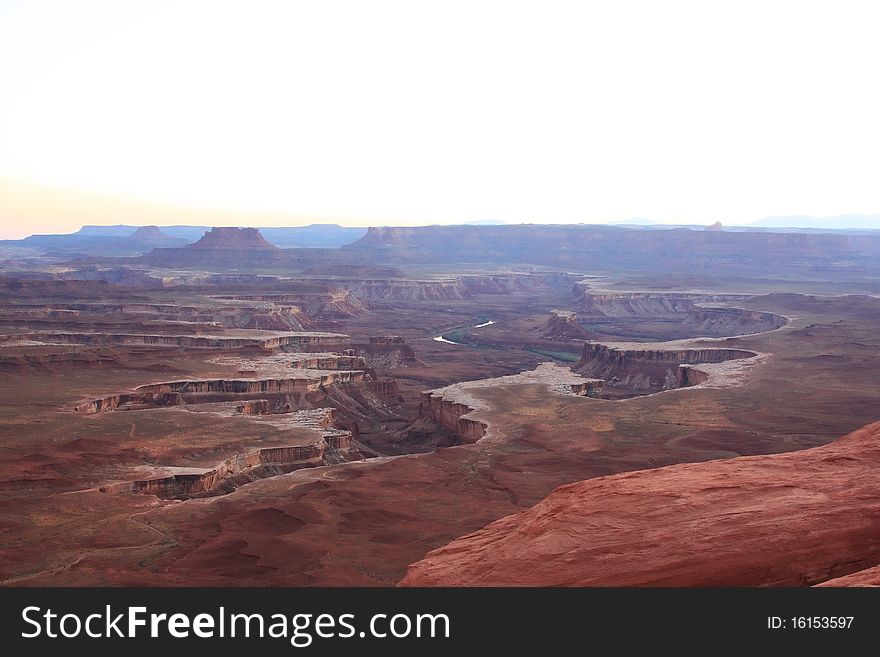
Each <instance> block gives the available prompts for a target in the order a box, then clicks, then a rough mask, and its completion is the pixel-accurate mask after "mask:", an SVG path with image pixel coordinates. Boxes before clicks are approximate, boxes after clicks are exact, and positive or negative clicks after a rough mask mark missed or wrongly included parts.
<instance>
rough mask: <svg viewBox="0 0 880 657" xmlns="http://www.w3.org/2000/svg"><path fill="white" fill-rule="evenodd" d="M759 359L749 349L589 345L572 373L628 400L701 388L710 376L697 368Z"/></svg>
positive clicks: (584, 349)
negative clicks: (601, 383) (597, 380)
mask: <svg viewBox="0 0 880 657" xmlns="http://www.w3.org/2000/svg"><path fill="white" fill-rule="evenodd" d="M756 356H758V354H757V353H755V352H754V351H746V350H745V349H725V348H707V349H694V348H681V349H678V348H675V347H668V346H662V347H661V346H658V347H657V348H640V346H639V345H638V344H629V345H627V346H625V347H623V346H609V345H604V344H600V343H597V342H587V343H586V344H585V345H584V348H583V351H582V353H581V359H580V361H579V362H578V363H577V364H575V365H574V366H573V367H572V371H574V372H577V373H578V374H582V375H584V376H591V377H598V378H601V379H604V380H605V386H604V391H605V393H606V394H610V395H611V396H612V397H626V396H632V395H637V394H649V393H652V392H659V391H661V390H672V389H675V388H682V387H688V386H693V385H699V384H701V383H705V382H706V381H708V380H709V374H708V373H706V372H705V371H702V370H700V369H698V368H697V367H695V366H697V365H709V364H717V363H723V362H726V361H730V360H742V359H751V358H755V357H756Z"/></svg>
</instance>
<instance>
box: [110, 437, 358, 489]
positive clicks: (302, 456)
mask: <svg viewBox="0 0 880 657" xmlns="http://www.w3.org/2000/svg"><path fill="white" fill-rule="evenodd" d="M331 443H332V444H331ZM349 447H351V434H348V433H342V432H337V433H336V434H334V435H333V436H332V437H331V438H330V441H329V442H328V440H325V439H324V438H322V439H321V440H319V441H316V442H315V443H312V444H309V445H294V446H290V447H266V448H263V449H260V450H257V451H253V452H248V453H246V454H239V455H236V456H233V457H231V458H228V459H226V460H225V461H223V462H222V463H221V464H220V465H219V466H217V467H216V468H214V469H211V470H207V471H205V472H200V473H183V474H173V475H168V476H165V477H156V478H152V479H140V480H136V481H132V482H122V483H118V484H109V485H107V486H102V487H101V488H100V490H101V492H104V493H111V494H117V493H145V494H147V495H155V496H156V497H159V498H163V499H165V498H187V497H198V496H202V495H206V494H212V493H214V494H216V493H223V492H229V491H230V490H233V489H234V488H235V487H236V486H237V485H240V484H241V483H247V482H249V481H254V480H256V479H260V478H263V477H265V476H271V475H275V474H281V473H283V472H290V471H291V470H294V469H298V468H304V467H313V466H316V465H322V464H323V462H324V459H325V457H326V456H327V452H328V451H329V450H344V449H348V448H349Z"/></svg>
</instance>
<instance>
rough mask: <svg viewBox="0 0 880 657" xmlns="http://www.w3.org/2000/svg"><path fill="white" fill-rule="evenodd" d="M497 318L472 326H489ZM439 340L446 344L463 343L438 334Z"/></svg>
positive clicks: (436, 339)
mask: <svg viewBox="0 0 880 657" xmlns="http://www.w3.org/2000/svg"><path fill="white" fill-rule="evenodd" d="M494 323H495V320H492V319H490V320H489V321H486V322H483V323H482V324H477V325H476V326H472V327H471V328H483V327H484V326H489V325H490V324H494ZM434 340H435V341H437V342H445V343H446V344H461V343H460V342H453V341H452V340H447V339H446V338H444V337H443V336H442V335H438V336H436V337H435V338H434Z"/></svg>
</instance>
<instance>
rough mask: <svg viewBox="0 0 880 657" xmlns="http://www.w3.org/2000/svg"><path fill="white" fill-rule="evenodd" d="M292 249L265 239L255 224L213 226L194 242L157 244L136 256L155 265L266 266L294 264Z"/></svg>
mask: <svg viewBox="0 0 880 657" xmlns="http://www.w3.org/2000/svg"><path fill="white" fill-rule="evenodd" d="M294 260H295V258H294V256H293V254H292V253H289V252H287V251H284V250H282V249H279V248H278V247H277V246H274V245H272V244H270V243H269V242H267V241H266V240H265V239H264V238H263V236H262V235H261V234H260V231H259V230H257V229H256V228H212V229H211V230H209V231H208V232H206V233H205V234H204V236H202V238H201V239H200V240H199V241H198V242H195V243H193V244H187V245H186V246H183V247H179V248H157V249H153V250H152V251H150V252H149V253H148V254H146V255H144V256H141V257H140V258H138V262H140V263H143V264H148V265H151V266H156V267H183V268H186V267H216V268H221V269H237V268H242V267H248V268H251V269H265V268H273V267H285V266H290V265H291V264H293V262H294Z"/></svg>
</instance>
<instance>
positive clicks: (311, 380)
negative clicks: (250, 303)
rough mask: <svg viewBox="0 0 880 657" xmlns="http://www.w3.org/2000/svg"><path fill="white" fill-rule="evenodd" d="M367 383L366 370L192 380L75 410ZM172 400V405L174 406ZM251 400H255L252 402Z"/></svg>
mask: <svg viewBox="0 0 880 657" xmlns="http://www.w3.org/2000/svg"><path fill="white" fill-rule="evenodd" d="M366 381H367V374H366V372H363V371H340V372H333V373H331V374H325V375H323V376H316V377H300V378H295V377H291V378H284V379H201V380H199V379H193V380H185V381H167V382H164V383H152V384H149V385H143V386H140V387H138V388H135V390H134V391H133V392H132V393H123V394H116V395H110V396H108V397H103V398H101V399H95V400H92V401H88V402H84V403H81V404H79V405H77V406H76V407H75V410H76V411H77V412H79V413H86V414H91V413H101V412H103V411H108V410H130V409H131V408H133V406H131V405H132V404H134V405H136V406H137V408H155V407H158V406H169V405H178V404H181V403H196V402H208V401H224V400H228V399H229V398H230V397H232V398H235V397H238V398H239V399H240V398H241V397H242V396H246V395H250V396H252V397H253V398H254V399H253V400H256V399H262V397H261V395H265V394H267V393H270V394H291V393H308V392H315V391H321V390H324V389H326V388H330V387H333V386H336V385H344V384H350V383H353V384H359V385H363V384H364V383H366ZM172 400H173V403H172ZM253 400H252V401H253Z"/></svg>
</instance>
